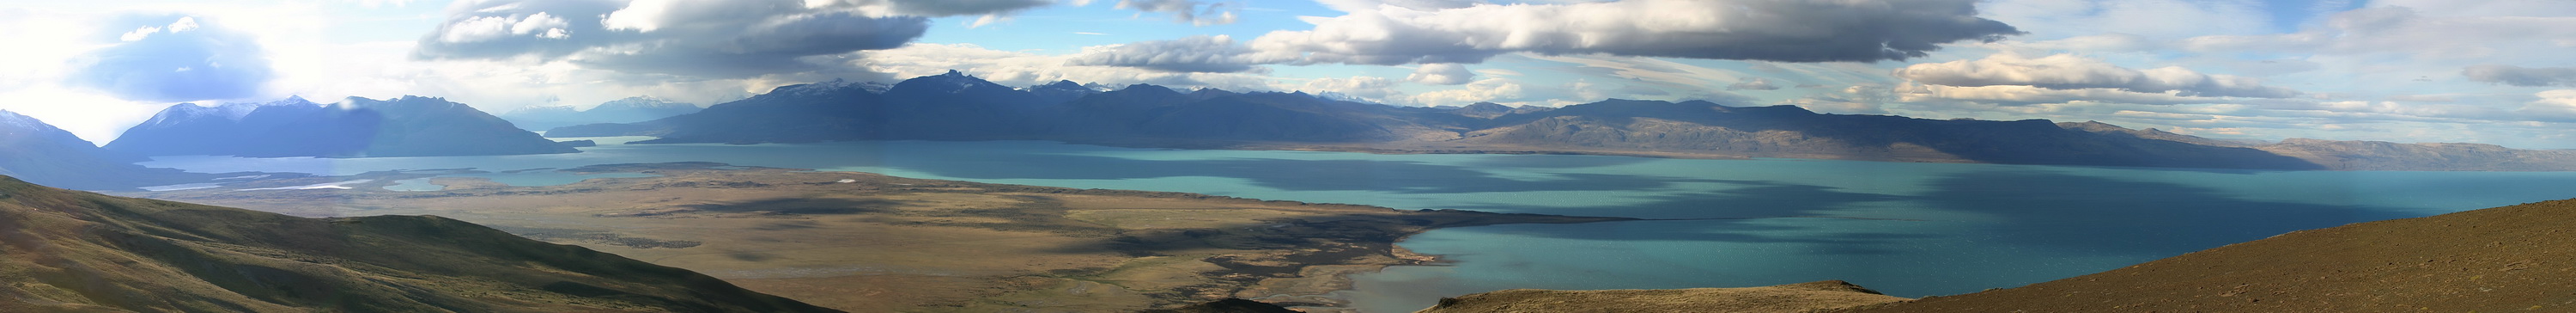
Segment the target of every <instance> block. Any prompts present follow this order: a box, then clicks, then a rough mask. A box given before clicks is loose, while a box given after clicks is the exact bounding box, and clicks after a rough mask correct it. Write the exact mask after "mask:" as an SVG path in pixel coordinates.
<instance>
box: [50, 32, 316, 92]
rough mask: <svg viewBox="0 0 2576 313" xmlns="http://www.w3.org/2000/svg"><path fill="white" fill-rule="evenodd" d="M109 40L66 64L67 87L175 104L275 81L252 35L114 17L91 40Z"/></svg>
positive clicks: (257, 87) (250, 89)
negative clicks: (67, 72) (110, 43)
mask: <svg viewBox="0 0 2576 313" xmlns="http://www.w3.org/2000/svg"><path fill="white" fill-rule="evenodd" d="M96 37H97V38H100V39H101V41H108V42H114V44H112V45H109V46H107V47H105V48H100V49H98V50H96V51H92V52H90V53H88V54H86V55H81V56H79V57H78V58H77V59H74V60H73V61H72V63H73V65H72V67H73V68H72V71H71V73H69V75H68V77H66V80H65V82H66V85H72V86H78V87H87V88H93V89H97V90H100V91H105V92H107V93H109V94H113V95H114V96H116V97H118V98H123V99H126V100H142V101H162V102H179V101H195V100H209V99H236V98H246V97H252V96H257V95H259V92H260V88H261V86H262V85H264V84H266V83H268V82H269V81H270V80H272V79H275V78H276V75H275V73H274V70H273V69H271V68H270V66H269V60H268V53H267V52H266V51H264V50H262V49H261V48H260V46H259V44H258V41H257V40H255V38H252V37H251V35H250V34H247V33H242V32H237V31H233V30H230V29H226V28H224V27H222V26H221V25H218V24H215V23H213V21H211V20H201V19H198V18H197V17H194V16H186V15H176V14H147V15H128V16H123V17H119V18H115V19H113V20H112V21H111V22H109V23H108V27H107V29H103V30H101V32H100V34H99V35H97V36H96Z"/></svg>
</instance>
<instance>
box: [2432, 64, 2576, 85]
mask: <svg viewBox="0 0 2576 313" xmlns="http://www.w3.org/2000/svg"><path fill="white" fill-rule="evenodd" d="M2460 76H2465V77H2468V78H2469V80H2470V81H2476V82H2484V83H2496V84H2504V85H2511V86H2524V87H2540V86H2568V87H2576V68H2565V67H2543V68H2528V67H2520V66H2512V65H2503V64H2479V65H2470V66H2469V67H2468V68H2464V69H2461V70H2460Z"/></svg>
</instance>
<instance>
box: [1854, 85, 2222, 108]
mask: <svg viewBox="0 0 2576 313" xmlns="http://www.w3.org/2000/svg"><path fill="white" fill-rule="evenodd" d="M1897 96H1898V101H1902V102H1940V101H1967V102H1977V103H1991V104H2002V105H2031V104H2050V103H2068V102H2107V103H2130V104H2167V105H2170V104H2211V103H2230V102H2236V101H2233V100H2231V99H2230V98H2218V97H2189V96H2181V95H2175V94H2171V93H2145V92H2135V91H2127V90H2119V89H2105V88H2086V89H2050V88H2041V87H2035V86H2022V85H1993V86H1970V87H1962V86H1945V85H1934V84H1911V83H1910V84H1904V85H1900V86H1898V92H1897Z"/></svg>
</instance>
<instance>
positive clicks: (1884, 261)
mask: <svg viewBox="0 0 2576 313" xmlns="http://www.w3.org/2000/svg"><path fill="white" fill-rule="evenodd" d="M608 139H620V140H600V141H601V142H602V143H603V145H602V146H598V147H591V148H584V149H583V150H585V151H586V152H585V153H577V154H555V155H523V156H478V157H416V158H365V159H316V158H233V157H162V158H158V159H155V160H154V161H150V162H145V163H143V164H144V165H147V166H153V167H173V168H180V169H186V170H190V171H196V172H235V171H268V172H299V173H312V174H324V175H348V174H357V173H363V172H369V171H385V170H423V169H452V168H474V169H478V170H482V171H491V172H501V171H512V170H524V169H539V168H569V167H577V166H584V165H594V164H611V163H643V162H674V161H710V162H723V163H731V164H736V165H750V166H771V167H792V168H814V169H821V170H830V171H861V172H873V173H882V174H887V175H895V176H904V177H914V178H931V179H953V180H966V181H977V182H988V183H1007V184H1027V185H1042V186H1062V187H1075V188H1110V189H1136V190H1154V191H1178V192H1194V193H1205V194H1214V195H1226V196H1237V197H1250V198H1261V199H1273V200H1296V201H1307V202H1334V203H1353V204H1367V205H1377V206H1386V207H1394V208H1400V209H1435V208H1436V209H1467V210H1481V211H1494V212H1519V213H1545V214H1563V215H1590V216H1624V217H1639V218H1655V219H1695V220H1673V221H1636V222H1616V223H1593V224H1573V225H1501V226H1486V227H1469V228H1455V229H1443V230H1437V231H1432V232H1429V233H1424V234H1421V235H1417V236H1414V237H1412V238H1410V239H1408V240H1407V241H1405V242H1403V243H1402V245H1403V246H1404V247H1406V248H1409V249H1412V250H1414V251H1418V252H1422V253H1429V254H1440V255H1446V256H1449V257H1450V259H1451V260H1454V261H1456V262H1457V263H1456V264H1452V265H1448V266H1409V267H1395V268H1390V269H1388V270H1386V271H1384V272H1380V273H1376V274H1367V275H1361V276H1358V277H1356V279H1357V280H1358V286H1357V288H1356V289H1355V290H1350V291H1345V292H1344V293H1345V294H1344V296H1345V297H1347V298H1349V299H1352V300H1353V301H1355V305H1356V306H1359V307H1360V308H1362V309H1364V310H1368V311H1370V312H1411V311H1413V310H1416V309H1420V308H1423V307H1428V306H1430V305H1431V304H1433V303H1434V302H1435V301H1437V300H1438V299H1439V298H1440V297H1447V296H1457V295H1460V294H1466V293H1475V292H1485V291H1493V290H1499V289H1511V288H1546V289H1633V288H1689V287H1744V286H1762V285H1776V284H1786V283H1797V282H1806V281H1816V280H1827V279H1841V280H1847V281H1851V282H1853V283H1857V284H1860V285H1862V286H1867V287H1870V288H1873V289H1877V290H1879V291H1883V292H1887V293H1889V294H1892V295H1897V296H1905V297H1919V296H1926V295H1945V294H1958V293H1967V292H1975V291H1978V290H1983V289H1987V288H2004V287H2014V286H2020V285H2024V284H2029V283H2035V282H2041V281H2047V280H2052V279H2058V278H2065V277H2071V276H2076V275H2082V274H2089V273H2093V272H2099V271H2104V270H2110V269H2115V268H2119V267H2123V266H2128V265H2131V264H2135V263H2139V262H2144V261H2148V260H2153V259H2158V258H2164V257H2170V256H2174V255H2178V254H2182V253H2184V252H2190V251H2195V250H2201V249H2207V248H2212V247H2217V246H2221V245H2226V244H2229V243H2235V242H2242V241H2247V240H2254V239H2262V238H2264V237H2269V236H2272V235H2277V234H2281V233H2284V232H2289V231H2294V230H2301V229H2313V228H2322V227H2331V226H2336V225H2342V224H2347V223H2354V222H2363V221H2374V220H2384V219H2393V218H2406V217H2419V216H2427V215H2434V214H2441V213H2448V212H2455V211H2460V210H2468V209H2478V208H2486V207H2494V206H2503V205H2512V204H2519V203H2526V202H2535V201H2543V200H2555V199H2565V198H2576V173H2558V172H2550V173H2530V172H2281V171H2241V170H2191V169H2148V168H2105V167H2068V166H2027V165H1989V164H1933V163H1885V162H1857V161H1817V160H1686V159H1655V158H1636V157H1615V156H1573V155H1379V154H1363V153H1340V152H1299V151H1231V150H1170V149H1140V148H1117V147H1101V146H1088V145H1074V144H1063V143H1054V142H1033V141H988V142H923V141H892V142H843V143H823V144H763V145H712V144H685V145H621V144H616V143H622V142H623V141H624V140H623V139H631V138H608ZM462 176H474V175H462ZM488 177H493V178H495V179H496V180H499V179H505V178H506V179H509V180H512V181H507V182H509V183H512V184H520V185H530V184H561V183H569V182H573V181H578V180H580V179H585V178H596V177H623V176H593V177H582V176H576V175H572V174H566V173H560V172H554V171H525V172H520V173H513V174H509V175H490V176H488ZM404 186H409V187H406V188H417V187H420V186H419V185H413V184H410V182H407V183H406V184H404Z"/></svg>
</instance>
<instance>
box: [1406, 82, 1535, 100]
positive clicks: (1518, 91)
mask: <svg viewBox="0 0 2576 313" xmlns="http://www.w3.org/2000/svg"><path fill="white" fill-rule="evenodd" d="M1523 92H1525V88H1524V87H1522V86H1521V83H1520V82H1518V81H1513V80H1511V79H1508V78H1487V79H1484V80H1478V81H1475V82H1471V83H1467V85H1465V86H1464V88H1458V89H1448V90H1437V91H1431V92H1424V93H1421V94H1415V95H1413V96H1412V97H1409V99H1408V100H1410V101H1407V102H1411V103H1413V104H1418V105H1422V106H1464V105H1468V104H1475V103H1477V102H1507V101H1506V100H1512V99H1520V98H1521V97H1522V95H1523Z"/></svg>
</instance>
